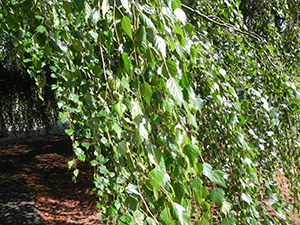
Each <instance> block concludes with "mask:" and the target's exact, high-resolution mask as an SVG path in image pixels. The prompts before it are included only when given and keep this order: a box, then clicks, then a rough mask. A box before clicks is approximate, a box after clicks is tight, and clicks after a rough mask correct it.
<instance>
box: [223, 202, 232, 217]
mask: <svg viewBox="0 0 300 225" xmlns="http://www.w3.org/2000/svg"><path fill="white" fill-rule="evenodd" d="M221 211H222V212H223V213H224V214H225V215H229V214H230V211H231V204H230V202H227V201H226V200H224V202H223V204H222V208H221Z"/></svg>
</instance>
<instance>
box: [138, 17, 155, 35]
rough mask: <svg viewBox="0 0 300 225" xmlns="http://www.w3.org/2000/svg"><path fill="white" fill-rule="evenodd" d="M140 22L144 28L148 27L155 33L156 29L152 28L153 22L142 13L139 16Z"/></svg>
mask: <svg viewBox="0 0 300 225" xmlns="http://www.w3.org/2000/svg"><path fill="white" fill-rule="evenodd" d="M141 20H142V23H143V24H144V25H145V26H146V27H149V28H151V29H153V30H154V31H156V27H155V26H154V24H153V22H152V21H151V19H149V18H148V17H147V16H146V15H145V14H144V13H142V14H141Z"/></svg>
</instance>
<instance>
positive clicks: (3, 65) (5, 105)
mask: <svg viewBox="0 0 300 225" xmlns="http://www.w3.org/2000/svg"><path fill="white" fill-rule="evenodd" d="M16 41H17V39H14V38H12V37H8V36H7V34H6V33H3V32H2V39H1V49H2V52H1V54H2V55H1V56H2V58H1V60H0V81H1V82H0V96H1V98H0V128H1V129H0V130H1V133H2V135H3V136H7V135H8V131H9V132H11V133H12V134H16V133H26V135H27V136H28V135H30V134H33V131H34V130H37V128H42V127H43V128H44V129H45V131H46V133H47V134H48V133H49V132H50V131H51V130H52V131H53V130H54V129H53V126H54V125H55V124H56V121H57V119H58V107H57V99H56V96H55V93H54V91H53V90H51V85H52V84H54V83H55V82H56V81H55V80H54V79H53V78H51V77H50V75H51V71H50V69H49V67H47V66H45V67H44V68H43V69H42V70H41V72H37V73H36V74H35V75H34V77H30V76H29V74H28V73H27V67H28V63H26V65H23V64H22V62H21V60H22V59H20V56H19V51H18V48H16V47H15V46H14V44H15V42H16ZM36 80H39V83H37V82H36ZM41 87H43V89H41Z"/></svg>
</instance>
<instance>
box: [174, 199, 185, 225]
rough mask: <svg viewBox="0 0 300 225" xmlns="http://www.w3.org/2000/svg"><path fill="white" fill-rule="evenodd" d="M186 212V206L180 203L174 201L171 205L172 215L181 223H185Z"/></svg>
mask: <svg viewBox="0 0 300 225" xmlns="http://www.w3.org/2000/svg"><path fill="white" fill-rule="evenodd" d="M184 213H185V208H184V207H183V206H182V205H179V204H177V203H172V207H171V215H172V216H173V217H174V219H176V220H179V222H180V224H181V225H183V224H184V220H183V218H184Z"/></svg>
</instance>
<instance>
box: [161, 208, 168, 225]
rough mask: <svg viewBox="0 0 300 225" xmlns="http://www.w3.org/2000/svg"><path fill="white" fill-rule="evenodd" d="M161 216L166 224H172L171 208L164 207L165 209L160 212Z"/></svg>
mask: <svg viewBox="0 0 300 225" xmlns="http://www.w3.org/2000/svg"><path fill="white" fill-rule="evenodd" d="M159 216H160V218H161V219H162V221H164V223H165V224H170V213H169V208H164V210H163V211H162V212H161V213H160V215H159Z"/></svg>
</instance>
